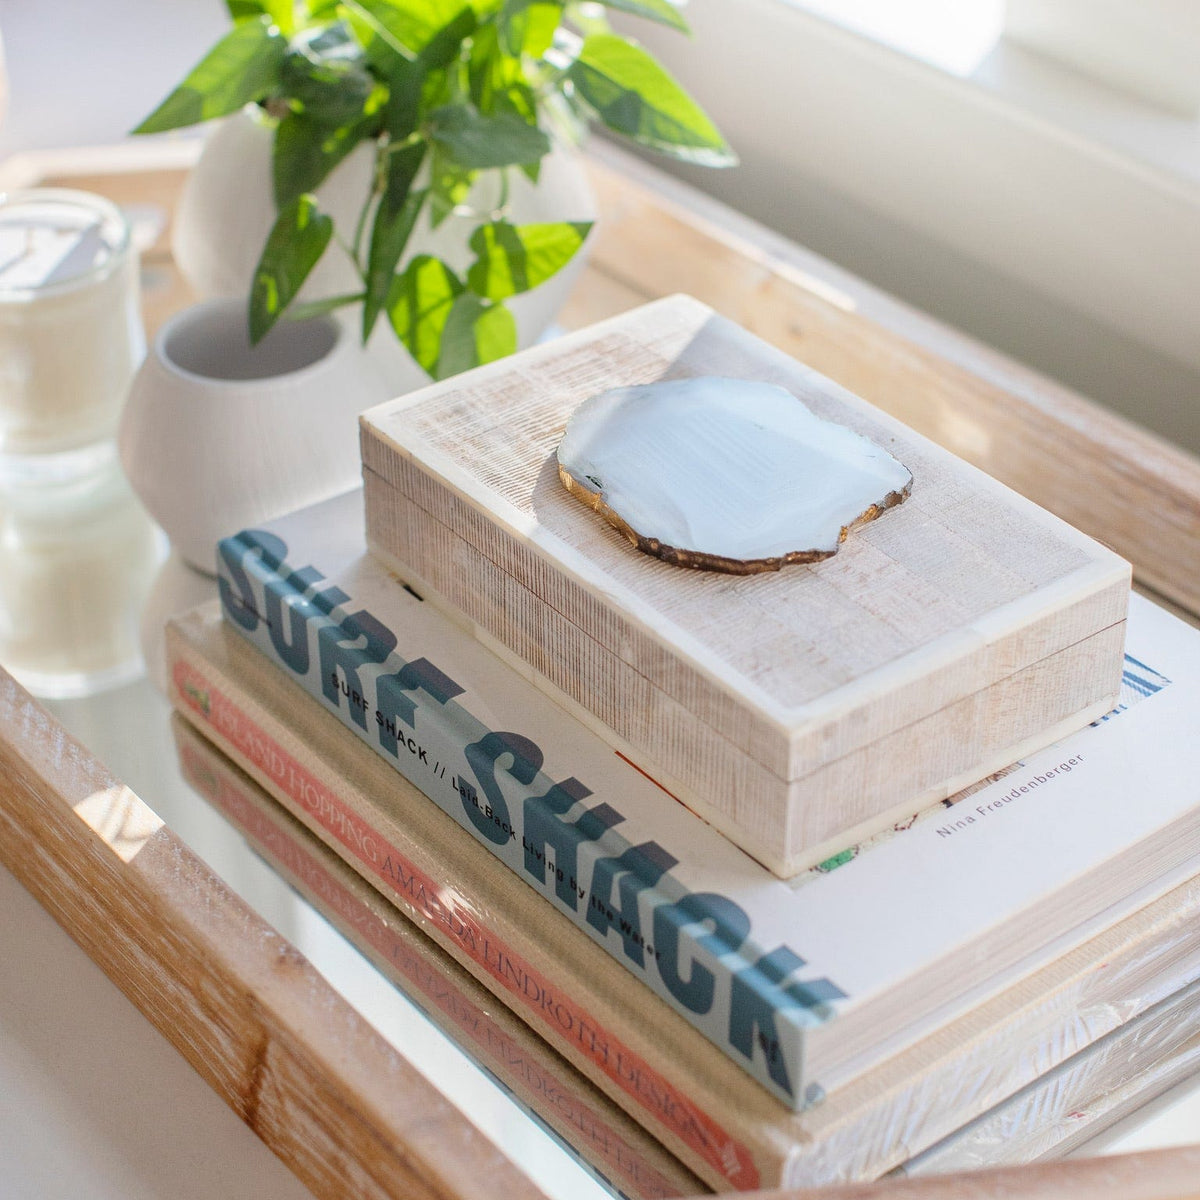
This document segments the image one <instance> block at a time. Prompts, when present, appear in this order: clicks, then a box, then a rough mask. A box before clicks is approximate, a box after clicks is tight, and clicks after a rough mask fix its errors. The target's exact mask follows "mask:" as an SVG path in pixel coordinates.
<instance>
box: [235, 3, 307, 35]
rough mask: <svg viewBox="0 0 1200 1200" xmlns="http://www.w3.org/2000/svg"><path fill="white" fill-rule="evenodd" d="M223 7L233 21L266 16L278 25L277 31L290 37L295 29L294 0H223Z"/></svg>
mask: <svg viewBox="0 0 1200 1200" xmlns="http://www.w3.org/2000/svg"><path fill="white" fill-rule="evenodd" d="M225 7H226V8H227V9H229V15H230V16H231V17H232V18H233V19H234V21H237V22H241V21H249V20H253V19H254V18H255V17H258V16H264V15H265V16H267V17H270V19H271V20H272V21H273V22H274V23H275V24H276V25H278V26H279V32H280V33H282V34H283V35H284V36H285V37H291V36H292V34H293V33H294V32H295V31H296V6H295V3H294V0H225Z"/></svg>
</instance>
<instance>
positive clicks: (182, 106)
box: [133, 16, 287, 133]
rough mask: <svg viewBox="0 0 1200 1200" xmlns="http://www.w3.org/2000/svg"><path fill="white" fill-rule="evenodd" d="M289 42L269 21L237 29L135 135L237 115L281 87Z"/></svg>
mask: <svg viewBox="0 0 1200 1200" xmlns="http://www.w3.org/2000/svg"><path fill="white" fill-rule="evenodd" d="M286 52H287V41H286V39H285V38H284V37H283V36H282V35H281V34H280V32H279V30H278V29H277V28H276V27H275V25H274V24H273V23H272V22H271V19H270V18H269V17H266V16H260V17H257V18H255V19H253V20H248V21H243V22H242V23H241V24H240V25H235V26H234V27H233V29H232V30H230V32H229V33H227V34H226V35H225V36H224V37H223V38H222V39H221V40H220V41H219V42H218V43H217V44H216V45H215V46H214V47H213V48H212V49H211V50H210V51H209V52H208V54H206V55H205V56H204V58H203V59H201V60H200V62H199V63H198V64H197V65H196V66H195V67H194V68H193V69H192V70H191V72H190V73H189V74H188V76H187V78H186V79H185V80H184V81H183V82H182V83H181V84H180V85H179V86H178V87H177V88H176V89H175V90H174V91H173V92H172V93H171V94H170V95H169V96H168V97H167V98H166V99H165V100H164V101H163V102H162V104H160V105H159V106H158V108H156V109H155V110H154V111H153V112H152V113H151V114H150V115H149V116H148V117H147V118H146V119H145V120H144V121H143V122H142V123H141V124H140V125H139V126H138V127H137V128H136V129H135V130H134V131H133V132H134V133H162V132H163V131H164V130H167V129H180V128H182V127H183V126H185V125H195V124H197V123H198V122H200V121H210V120H212V118H213V117H223V116H225V115H226V114H227V113H232V112H237V110H238V109H239V108H241V107H242V105H244V104H249V103H250V102H251V101H252V100H261V99H262V98H263V97H264V96H265V95H266V94H267V93H268V92H270V91H271V90H272V89H274V88H275V87H277V86H278V84H279V74H280V67H281V65H282V63H283V56H284V54H285V53H286Z"/></svg>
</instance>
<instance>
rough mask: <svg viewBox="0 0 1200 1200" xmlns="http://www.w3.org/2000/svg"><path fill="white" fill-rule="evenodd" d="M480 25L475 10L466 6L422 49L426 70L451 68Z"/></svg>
mask: <svg viewBox="0 0 1200 1200" xmlns="http://www.w3.org/2000/svg"><path fill="white" fill-rule="evenodd" d="M478 23H479V22H478V18H477V17H476V16H475V10H474V9H473V8H472V7H471V6H470V5H469V4H467V5H465V6H464V7H463V8H462V9H461V10H460V11H459V12H458V13H456V14H455V16H453V17H452V18H451V19H450V20H449V21H448V22H447V23H446V24H445V25H443V26H442V27H441V29H439V30H438V31H437V32H436V33H435V34H434V35H433V36H432V37H431V38H430V39H429V40H428V41H427V42H426V43H425V44H424V45H423V46H422V47H421V62H422V63H423V64H424V65H425V69H426V70H427V71H436V70H438V69H440V68H442V67H447V66H449V65H450V64H451V63H452V62H453V61H454V60H455V59H456V58H458V56H459V55H460V54H461V53H462V48H463V42H464V41H466V39H467V38H469V37H470V36H471V35H472V34H473V33H474V32H475V28H476V26H477V25H478Z"/></svg>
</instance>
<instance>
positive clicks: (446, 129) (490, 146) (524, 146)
mask: <svg viewBox="0 0 1200 1200" xmlns="http://www.w3.org/2000/svg"><path fill="white" fill-rule="evenodd" d="M431 122H432V137H433V139H434V141H436V142H437V143H438V145H440V146H442V147H443V148H444V149H445V150H446V152H447V153H448V154H449V155H450V157H451V158H453V159H454V161H455V162H456V163H458V165H459V166H460V167H466V168H468V169H470V170H482V169H484V168H487V167H508V166H515V165H518V164H521V163H531V162H537V161H538V160H539V159H541V158H543V157H544V156H545V155H546V154H548V153H549V151H550V139H549V138H548V137H547V136H546V135H545V134H544V133H543V132H542V131H541V130H540V129H535V128H534V127H533V126H532V125H527V124H526V123H525V122H524V121H522V120H521V118H520V117H518V116H515V115H514V114H512V113H496V114H495V115H494V116H490V117H488V116H484V115H483V114H481V113H479V112H477V111H476V110H475V109H473V108H465V107H461V106H459V107H453V106H447V107H446V108H439V109H438V110H437V111H436V112H434V113H432V114H431Z"/></svg>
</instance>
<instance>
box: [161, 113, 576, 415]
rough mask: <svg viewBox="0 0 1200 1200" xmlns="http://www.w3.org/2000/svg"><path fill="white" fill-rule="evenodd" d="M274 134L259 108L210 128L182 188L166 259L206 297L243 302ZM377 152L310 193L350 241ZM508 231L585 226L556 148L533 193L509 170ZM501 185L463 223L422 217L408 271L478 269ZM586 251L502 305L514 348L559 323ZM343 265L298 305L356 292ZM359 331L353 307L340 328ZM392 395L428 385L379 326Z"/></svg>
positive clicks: (329, 261) (354, 157)
mask: <svg viewBox="0 0 1200 1200" xmlns="http://www.w3.org/2000/svg"><path fill="white" fill-rule="evenodd" d="M273 141H274V124H273V122H272V121H271V120H270V119H269V118H268V117H266V116H264V115H263V114H262V113H261V111H260V110H259V109H258V108H257V106H255V105H250V106H248V107H247V108H245V109H243V110H242V111H241V112H239V113H235V114H234V115H233V116H231V117H227V118H225V119H224V120H223V121H221V122H218V123H217V124H215V125H214V127H213V129H212V130H211V132H210V133H209V135H208V139H207V140H206V142H205V144H204V150H203V152H202V153H201V155H200V158H199V161H198V162H197V163H196V166H195V167H194V168H193V170H192V172H191V174H190V175H189V176H188V179H187V183H186V184H185V185H184V189H183V194H182V196H181V197H180V201H179V206H178V208H177V210H176V215H175V222H174V226H173V232H172V242H171V248H172V252H173V254H174V258H175V262H176V265H177V266H178V267H179V270H180V272H181V273H182V274H183V276H184V278H185V279H186V280H187V281H188V283H189V284H191V286H192V288H193V289H194V290H195V291H196V293H197V294H198V295H200V296H203V297H211V296H230V297H244V296H247V295H249V293H250V282H251V278H252V276H253V273H254V267H255V264H256V263H257V262H258V259H259V256H260V255H261V253H262V248H263V245H264V243H265V242H266V240H267V234H268V233H270V230H271V226H272V224H273V223H274V220H275V201H274V196H273V191H272V183H271V152H272V145H273ZM373 170H374V147H373V146H371V145H366V144H364V145H362V146H359V147H358V149H356V150H355V151H354V152H353V153H351V154H350V155H349V156H348V157H347V158H346V159H345V161H344V162H342V163H341V164H339V165H338V167H337V168H336V169H335V170H334V171H333V172H332V173H331V174H330V176H329V177H328V179H326V180H325V182H324V183H323V184H322V185H321V186H320V187H319V188H318V189H317V192H316V196H317V200H318V203H319V204H320V206H321V208H322V210H323V211H325V212H327V213H329V214H330V216H332V217H333V219H334V223H335V226H336V228H338V229H341V230H347V231H349V230H353V229H354V227H355V224H356V222H357V220H358V215H359V210H360V208H361V207H362V203H363V200H364V198H365V197H366V195H367V193H368V191H369V189H370V183H371V173H372V171H373ZM507 174H508V184H509V195H508V200H507V206H506V213H507V216H508V219H509V220H510V221H512V222H513V223H514V224H526V223H535V222H542V221H591V220H594V219H595V216H596V202H595V198H594V197H593V195H592V192H591V188H590V186H589V184H588V180H587V175H586V173H585V170H584V167H583V163H582V159H581V157H580V155H579V154H578V152H577V151H575V150H573V149H571V148H570V147H567V146H563V145H558V146H556V147H555V149H554V150H553V151H552V152H551V153H550V154H548V155H547V156H546V157H545V158H544V159H543V160H542V168H541V173H540V176H539V180H538V183H537V184H536V185H534V184H533V183H531V182H530V181H529V179H528V178H527V177H526V176H525V174H524V173H523V172H521V171H519V170H517V169H515V168H513V169H511V170H509V171H508V172H507ZM500 187H501V183H500V173H499V172H497V171H490V172H486V173H485V174H484V175H483V176H481V178H480V180H479V182H478V183H477V184H476V186H475V189H474V190H473V191H472V193H471V195H470V196H469V197H468V198H467V202H466V204H465V205H463V206H462V209H461V210H460V211H456V212H454V213H452V214H451V215H450V216H449V217H447V218H446V220H445V221H443V222H442V223H441V224H440V225H439V226H438V227H437V229H433V228H432V227H431V225H430V222H429V218H428V213H427V212H426V213H423V214H422V217H421V220H420V221H419V222H418V223H417V226H416V228H415V229H414V231H413V234H412V237H411V238H410V239H409V243H408V247H407V249H406V251H405V256H404V259H403V260H402V264H403V262H406V261H407V260H408V259H409V258H411V257H413V256H415V255H417V254H432V255H435V256H436V257H438V258H440V259H442V261H443V262H445V263H446V264H447V265H448V266H450V267H451V268H453V269H454V270H457V271H465V270H466V268H467V267H468V266H469V265H470V263H471V262H472V261H473V259H474V255H473V254H472V252H471V251H470V249H469V247H468V245H467V239H468V237H469V236H470V233H471V231H472V230H473V229H474V228H475V226H476V225H477V224H478V223H479V221H480V219H481V217H480V216H479V214H480V213H490V212H492V211H493V210H494V209H495V208H496V207H497V205H498V203H499V200H500V194H499V193H500ZM586 250H587V246H586V244H585V245H584V247H582V248H581V249H580V251H579V253H577V254H576V255H575V257H574V258H573V259H572V260H571V262H569V263H568V264H567V265H566V266H565V267H564V268H563V269H562V270H561V271H559V272H558V274H556V275H554V276H553V277H552V278H550V279H548V280H547V281H546V282H545V283H543V284H542V285H541V286H540V287H536V288H534V289H533V290H532V291H530V292H526V293H524V294H523V295H520V296H514V297H513V298H512V299H511V300H508V301H506V302H505V303H506V304H507V306H508V307H509V308H510V309H511V311H512V313H513V316H514V318H515V320H516V323H517V342H518V345H519V346H520V347H522V348H524V347H525V346H529V345H532V344H533V343H534V342H535V341H537V339H538V338H539V337H540V336H541V335H542V333H543V332H544V331H545V329H546V328H547V326H548V325H550V323H551V322H552V321H553V320H554V318H555V316H556V315H557V313H558V311H559V309H560V308H561V307H562V305H563V303H564V302H565V300H566V298H567V296H568V294H569V293H570V290H571V287H572V285H573V284H574V282H575V280H576V278H577V276H578V274H579V272H580V271H581V270H582V269H583V265H584V261H585V257H586V255H585V252H586ZM361 286H362V285H361V282H360V281H359V279H358V276H357V274H356V273H355V270H354V267H353V264H352V263H351V260H350V257H349V255H348V254H347V253H346V251H345V250H344V249H343V248H342V246H340V245H339V244H338V243H337V241H336V240H335V241H333V242H331V243H330V245H329V247H328V249H327V250H326V251H325V254H324V255H323V256H322V258H321V261H320V262H319V263H318V264H317V265H316V267H315V268H314V269H313V271H312V274H311V275H309V277H308V279H307V280H306V281H305V284H304V287H303V288H302V289H301V292H300V296H299V299H300V300H301V301H308V300H315V299H320V298H323V297H326V296H337V295H345V294H347V293H351V292H357V291H359V290H360V289H361ZM343 319H344V320H345V321H346V322H347V323H348V324H351V325H353V326H354V327H355V328H356V329H357V327H358V322H359V320H360V313H359V310H358V308H357V307H355V308H352V309H349V310H347V312H346V315H345V316H344V318H343ZM369 350H370V353H371V355H372V357H373V358H374V359H375V360H376V362H377V364H378V365H379V367H380V370H381V371H382V372H383V373H384V377H385V378H386V379H387V382H388V384H389V387H390V388H391V390H392V392H393V394H395V395H399V394H400V393H402V392H407V391H411V390H412V389H414V388H417V387H423V386H424V385H425V384H427V383H428V382H429V377H428V376H427V375H426V374H425V372H424V371H423V370H422V369H421V368H420V367H419V366H417V364H416V363H415V362H414V361H413V360H412V358H411V357H409V355H408V352H407V351H406V350H405V349H404V347H403V346H402V345H401V344H400V343H399V342H398V341H397V339H396V337H395V334H394V333H393V332H392V330H391V328H390V327H389V326H388V324H387V321H386V320H381V321H380V322H379V324H378V325H377V326H376V329H375V332H374V333H373V334H372V337H371V341H370V344H369Z"/></svg>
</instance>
